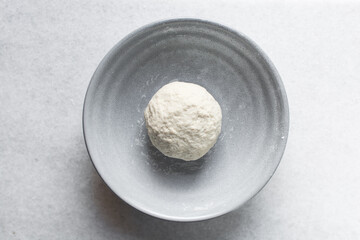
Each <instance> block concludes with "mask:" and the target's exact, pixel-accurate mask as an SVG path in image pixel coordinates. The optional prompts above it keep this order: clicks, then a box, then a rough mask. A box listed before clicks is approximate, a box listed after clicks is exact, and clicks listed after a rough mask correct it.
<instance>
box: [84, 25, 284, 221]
mask: <svg viewBox="0 0 360 240" xmlns="http://www.w3.org/2000/svg"><path fill="white" fill-rule="evenodd" d="M172 81H184V82H192V83H196V84H199V85H201V86H203V87H205V88H206V89H207V90H208V91H209V92H210V93H211V94H212V95H213V96H214V97H215V99H216V100H217V101H218V102H219V104H220V106H221V108H222V113H223V123H222V132H221V135H220V137H219V139H218V142H217V143H216V145H215V146H214V147H213V148H212V149H211V150H210V152H209V153H207V154H206V155H205V156H204V157H203V158H202V159H200V160H198V161H194V162H185V161H182V160H177V159H171V158H168V157H165V156H164V155H162V154H161V153H160V152H159V151H157V150H156V149H155V148H154V147H153V146H152V145H151V143H150V140H149V138H148V136H147V131H146V127H145V124H144V116H143V111H144V109H145V107H146V105H147V104H148V102H149V100H150V99H151V97H152V96H153V94H154V93H155V92H156V91H157V90H158V89H159V88H160V87H162V86H163V85H165V84H167V83H169V82H172ZM83 117H84V133H85V139H86V143H87V147H88V150H89V153H90V155H91V158H92V160H93V162H94V165H95V167H96V169H97V170H98V172H99V174H100V175H101V176H102V178H103V179H104V181H105V182H106V183H107V184H108V185H109V187H110V188H111V189H112V190H113V191H114V192H115V193H116V194H117V195H118V196H120V197H121V198H122V199H123V200H125V201H126V202H128V203H129V204H130V205H132V206H134V207H136V208H138V209H140V210H142V211H144V212H146V213H148V214H151V215H154V216H157V217H161V218H164V219H169V220H178V221H192V220H201V219H207V218H210V217H215V216H218V215H221V214H224V213H226V212H229V211H231V210H233V209H234V208H236V207H238V206H240V205H241V204H243V203H244V202H245V201H247V200H248V199H250V198H251V197H252V196H254V195H255V194H256V193H257V192H258V191H259V190H260V189H261V188H262V187H263V186H264V185H265V184H266V182H267V181H268V180H269V179H270V177H271V176H272V174H273V173H274V171H275V169H276V167H277V165H278V163H279V161H280V158H281V156H282V153H283V151H284V148H285V143H286V138H287V132H288V109H287V100H286V96H285V92H284V89H283V86H282V83H281V80H280V79H279V76H278V74H277V73H276V70H275V69H274V67H273V66H272V64H271V63H270V62H269V60H268V59H267V58H266V57H265V56H264V54H263V53H262V52H261V50H259V49H258V47H256V46H255V45H254V44H253V43H252V42H251V41H249V40H248V39H247V38H246V37H244V36H242V35H239V34H237V33H235V32H233V31H231V30H229V29H227V28H225V27H222V26H219V25H217V24H213V23H209V22H205V21H200V20H189V19H183V20H172V21H166V22H162V23H157V24H152V25H150V26H147V27H144V28H141V29H139V30H137V31H135V32H134V33H132V34H130V35H129V36H128V37H126V38H125V39H124V40H122V41H121V42H120V43H119V44H117V45H116V46H115V47H114V48H113V49H112V50H111V51H110V52H109V53H108V55H107V56H106V57H105V58H104V60H103V61H102V62H101V64H100V66H99V67H98V69H97V70H96V72H95V74H94V76H93V78H92V81H91V83H90V86H89V88H88V92H87V96H86V100H85V106H84V116H83Z"/></svg>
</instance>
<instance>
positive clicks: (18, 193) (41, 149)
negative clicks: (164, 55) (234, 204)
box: [0, 0, 360, 240]
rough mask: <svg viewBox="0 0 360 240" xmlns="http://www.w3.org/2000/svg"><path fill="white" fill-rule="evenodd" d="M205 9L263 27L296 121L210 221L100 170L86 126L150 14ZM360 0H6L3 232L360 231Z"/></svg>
mask: <svg viewBox="0 0 360 240" xmlns="http://www.w3.org/2000/svg"><path fill="white" fill-rule="evenodd" d="M176 17H197V18H204V19H208V20H212V21H216V22H219V23H221V24H224V25H227V26H229V27H231V28H234V29H236V30H239V31H241V32H243V33H245V34H246V35H247V36H249V37H250V38H251V39H253V40H254V41H255V42H257V43H258V44H259V46H260V47H261V48H262V49H263V50H264V51H265V52H266V53H267V54H268V55H269V57H270V58H271V59H272V61H273V62H274V64H275V65H276V67H277V69H278V71H279V73H280V75H281V76H282V78H283V82H284V85H285V87H286V90H287V93H288V98H289V104H290V117H291V124H290V135H289V141H288V145H287V149H286V151H285V155H284V157H283V160H282V163H281V164H280V167H279V168H278V171H277V172H276V174H275V175H274V177H273V179H272V180H271V181H270V183H269V184H268V185H267V186H266V187H265V189H263V191H262V192H261V193H260V194H258V195H257V196H256V197H255V198H254V199H252V200H251V201H249V202H248V203H247V204H246V205H245V206H243V207H242V208H241V209H239V210H237V211H234V212H232V213H230V214H227V215H225V216H222V217H219V218H216V219H213V220H210V221H204V222H197V223H175V222H167V221H163V220H159V219H155V218H152V217H149V216H147V215H145V214H142V213H140V212H138V211H136V210H134V209H133V208H131V207H129V206H128V205H126V204H125V203H123V202H122V201H121V200H120V199H118V198H117V197H116V196H115V195H114V194H113V193H112V192H111V191H110V190H109V189H108V188H107V187H106V186H105V184H104V183H103V181H102V180H101V179H100V178H99V176H98V175H97V173H96V172H95V170H94V168H93V166H92V164H91V162H90V160H89V157H88V155H87V152H86V149H85V145H84V141H83V137H82V125H81V114H82V103H83V98H84V95H85V91H86V87H87V85H88V83H89V80H90V78H91V76H92V74H93V72H94V70H95V68H96V66H97V65H98V63H99V62H100V60H101V59H102V58H103V56H104V55H105V54H106V53H107V51H109V49H110V48H111V47H112V46H113V45H114V44H115V43H116V42H118V41H119V40H120V39H121V38H123V37H124V36H125V35H126V34H128V33H129V32H131V31H132V30H134V29H136V28H138V27H140V26H142V25H144V24H147V23H149V22H153V21H157V20H162V19H166V18H176ZM359 23H360V4H359V3H355V2H343V3H340V1H339V3H337V2H331V3H321V2H313V3H310V2H305V3H300V2H293V3H290V2H288V3H282V1H279V2H272V3H270V2H268V3H261V2H258V1H257V2H253V3H246V2H243V3H241V2H237V1H213V2H212V1H193V0H191V1H190V0H184V1H139V0H136V1H107V2H103V1H82V2H80V1H79V2H75V1H57V2H55V1H53V2H51V1H4V0H2V1H0V239H1V240H3V239H356V238H359V236H360V204H359V203H360V190H359V189H360V147H359V144H360V127H359V123H360V77H359V76H360V31H359V27H360V24H359Z"/></svg>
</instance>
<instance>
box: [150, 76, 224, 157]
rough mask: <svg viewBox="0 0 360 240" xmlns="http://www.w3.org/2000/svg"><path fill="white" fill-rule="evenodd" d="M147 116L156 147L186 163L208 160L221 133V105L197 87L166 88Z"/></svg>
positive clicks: (176, 85)
mask: <svg viewBox="0 0 360 240" xmlns="http://www.w3.org/2000/svg"><path fill="white" fill-rule="evenodd" d="M144 115H145V121H146V127H147V130H148V134H149V137H150V140H151V142H152V144H153V145H154V146H155V147H156V148H157V149H158V150H159V151H160V152H162V153H163V154H164V155H166V156H168V157H172V158H179V159H183V160H185V161H190V160H197V159H199V158H201V157H202V156H204V155H205V154H206V153H207V152H208V151H209V150H210V148H212V147H213V146H214V144H215V143H216V140H217V138H218V136H219V134H220V131H221V120H222V113H221V108H220V105H219V104H218V102H217V101H216V100H215V99H214V98H213V96H212V95H211V94H210V93H209V92H208V91H206V89H205V88H203V87H201V86H199V85H197V84H193V83H185V82H172V83H169V84H166V85H165V86H163V87H162V88H160V90H159V91H157V92H156V94H155V95H154V96H153V97H152V98H151V100H150V102H149V104H148V105H147V107H146V109H145V112H144Z"/></svg>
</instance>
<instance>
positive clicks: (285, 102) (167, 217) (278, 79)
mask: <svg viewBox="0 0 360 240" xmlns="http://www.w3.org/2000/svg"><path fill="white" fill-rule="evenodd" d="M179 22H193V23H202V24H207V25H212V26H215V27H218V28H221V29H223V30H225V31H227V32H230V33H232V34H234V35H236V36H237V37H240V38H241V39H243V40H244V41H245V42H246V43H247V44H249V45H250V46H251V47H252V48H254V49H255V50H256V51H257V53H258V54H259V56H260V57H262V58H263V60H264V62H265V63H266V64H268V67H269V70H270V71H271V72H272V74H273V75H274V77H275V79H276V82H277V84H278V85H279V86H278V87H279V95H281V99H282V100H283V102H282V103H283V106H284V107H283V116H282V118H281V120H282V121H283V124H284V134H283V137H284V138H283V141H281V143H280V144H279V147H278V150H277V152H278V155H277V164H276V166H275V168H274V170H273V172H272V173H271V174H270V176H269V178H268V179H267V180H266V181H265V182H264V183H263V184H262V185H260V186H259V187H258V188H257V189H256V190H254V193H253V194H252V195H251V196H250V197H249V198H248V199H245V200H244V201H241V202H239V203H238V204H236V205H234V206H231V207H229V208H222V209H221V211H217V212H213V213H208V214H203V215H198V216H191V217H179V216H173V215H166V214H162V213H158V212H155V211H152V210H151V209H147V208H144V207H143V206H141V204H137V203H136V202H135V201H133V200H132V199H129V198H128V197H127V196H124V194H122V193H120V192H117V191H116V190H115V189H116V188H114V187H113V186H112V184H111V182H109V181H106V177H105V176H104V175H103V174H101V171H100V170H99V168H98V167H97V166H96V163H95V161H96V160H94V158H93V157H92V155H91V150H90V148H89V145H88V142H87V140H86V139H87V138H86V124H85V122H86V121H85V112H86V105H87V99H88V98H89V91H90V88H91V86H92V83H93V82H94V81H95V78H96V77H95V76H96V73H97V72H99V71H100V69H102V68H103V66H104V65H105V64H106V61H107V59H108V58H109V57H110V55H111V54H112V53H113V52H115V51H116V50H117V49H118V48H119V47H121V45H122V43H124V42H126V41H127V40H128V39H130V38H131V37H133V36H135V35H136V34H137V33H140V32H141V31H143V30H145V29H147V28H151V27H155V26H158V25H163V24H171V23H179ZM289 123H290V114H289V103H288V98H287V95H286V91H285V87H284V84H283V82H282V80H281V77H280V75H279V73H278V71H277V69H276V68H275V66H274V64H273V63H272V61H271V60H270V58H269V57H268V56H267V54H266V53H265V52H264V51H263V50H262V49H261V48H260V47H259V46H258V45H257V44H256V43H255V42H254V41H253V40H251V39H250V38H249V37H247V36H246V35H244V34H243V33H241V32H239V31H236V30H233V29H231V28H229V27H227V26H224V25H222V24H219V23H216V22H213V21H209V20H204V19H199V18H174V19H166V20H160V21H155V22H152V23H149V24H146V25H144V26H142V27H140V28H137V29H135V30H133V31H132V32H130V33H129V34H127V35H126V36H125V37H124V38H122V39H121V40H120V41H119V42H117V43H116V44H115V45H114V46H113V47H112V48H111V49H110V51H108V52H107V53H106V55H105V56H104V57H103V58H102V60H101V61H100V63H99V65H98V66H97V68H96V70H95V72H94V74H93V75H92V77H91V80H90V82H89V84H88V87H87V90H86V93H85V98H84V102H83V110H82V129H83V137H84V142H85V146H86V150H87V152H88V155H89V158H90V160H91V162H92V164H93V166H94V168H95V170H96V172H97V173H98V174H99V176H100V178H101V179H102V180H103V181H104V182H105V183H106V185H107V186H108V187H109V189H110V190H111V191H112V192H113V193H114V194H115V195H117V196H118V197H119V198H120V199H122V200H123V201H124V202H125V203H127V204H128V205H130V206H132V207H133V208H135V209H137V210H139V211H141V212H143V213H146V214H148V215H150V216H153V217H157V218H160V219H164V220H169V221H175V222H195V221H204V220H208V219H212V218H216V217H219V216H222V215H224V214H226V213H229V212H231V211H233V210H235V209H238V208H239V207H241V206H242V205H243V204H244V203H246V202H248V201H249V200H250V199H252V198H253V197H255V196H256V195H257V194H258V193H259V192H260V191H261V190H262V189H263V188H264V187H265V186H266V185H267V183H268V182H269V181H270V179H271V178H272V176H273V175H274V174H275V172H276V170H277V168H278V166H279V164H280V162H281V160H282V157H283V155H284V152H285V148H286V144H287V141H288V136H289Z"/></svg>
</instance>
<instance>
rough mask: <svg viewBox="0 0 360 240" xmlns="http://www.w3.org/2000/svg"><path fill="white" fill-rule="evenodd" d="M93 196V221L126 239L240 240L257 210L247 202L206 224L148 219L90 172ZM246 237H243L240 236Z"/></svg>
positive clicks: (204, 222)
mask: <svg viewBox="0 0 360 240" xmlns="http://www.w3.org/2000/svg"><path fill="white" fill-rule="evenodd" d="M94 173H95V174H94V178H95V179H94V180H95V181H94V182H96V183H97V184H94V193H95V196H94V197H95V203H96V204H95V207H96V211H97V218H98V220H99V221H103V223H104V224H103V227H104V228H106V231H111V236H112V237H119V238H124V237H125V236H127V237H126V239H149V240H150V239H176V240H181V239H187V240H192V239H197V240H205V239H206V240H212V239H214V240H215V239H227V238H229V237H231V236H233V237H235V236H237V237H236V238H238V239H242V236H239V235H238V234H239V233H243V234H244V235H249V231H248V229H249V227H250V228H251V226H252V225H253V223H254V219H253V218H254V217H253V216H252V214H251V211H253V209H254V208H255V209H256V208H258V206H256V204H254V201H253V200H251V201H250V202H248V203H247V204H245V205H244V206H243V207H242V208H240V209H238V210H235V211H233V212H230V213H228V214H225V215H222V216H220V217H216V218H213V219H209V220H204V221H197V222H175V221H167V220H163V219H159V218H155V217H152V216H150V215H147V214H145V213H142V212H140V211H139V210H137V209H135V208H133V207H131V206H130V205H128V204H127V203H125V202H124V201H123V200H122V199H120V198H119V197H118V196H117V195H116V194H115V193H114V192H112V190H111V189H110V188H109V187H108V186H107V185H106V184H105V183H104V182H103V180H102V179H101V178H100V177H99V176H98V174H97V173H96V172H95V171H94ZM244 237H246V236H244Z"/></svg>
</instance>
